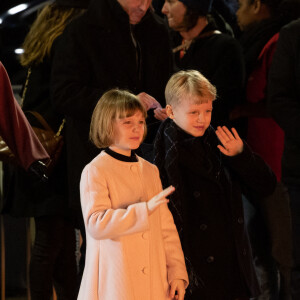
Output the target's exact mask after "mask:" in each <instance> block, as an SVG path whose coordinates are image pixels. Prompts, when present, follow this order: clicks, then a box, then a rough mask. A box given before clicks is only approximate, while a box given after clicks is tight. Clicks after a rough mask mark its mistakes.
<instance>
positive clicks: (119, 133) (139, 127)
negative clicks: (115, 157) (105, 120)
mask: <svg viewBox="0 0 300 300" xmlns="http://www.w3.org/2000/svg"><path fill="white" fill-rule="evenodd" d="M144 124H145V118H144V116H143V114H142V112H141V111H139V110H138V111H136V112H135V113H134V114H133V115H132V116H130V117H126V118H123V119H116V120H115V121H114V129H113V130H114V135H113V144H112V145H111V146H110V148H111V149H112V150H114V151H115V152H117V153H120V154H123V155H127V156H130V154H131V150H133V149H137V148H138V147H139V146H140V144H141V142H142V140H143V136H144V130H145V127H144Z"/></svg>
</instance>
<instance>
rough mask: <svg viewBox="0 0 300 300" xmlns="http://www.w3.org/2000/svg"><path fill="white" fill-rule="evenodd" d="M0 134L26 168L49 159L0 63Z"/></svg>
mask: <svg viewBox="0 0 300 300" xmlns="http://www.w3.org/2000/svg"><path fill="white" fill-rule="evenodd" d="M0 107H1V117H0V135H1V136H2V138H3V140H4V141H5V142H6V144H7V145H8V147H9V148H10V150H11V151H12V152H13V153H14V155H15V156H16V157H17V159H18V160H19V162H20V164H21V166H22V167H23V168H24V169H26V170H27V169H28V168H29V167H30V165H31V164H32V163H33V162H34V161H37V160H44V159H45V160H46V159H49V155H48V153H47V151H46V150H45V149H44V147H43V145H42V144H41V142H40V141H39V139H38V137H37V136H36V134H35V133H34V131H33V130H32V128H31V126H30V124H29V122H28V120H27V118H26V116H25V115H24V113H23V111H22V109H21V107H20V105H19V104H18V102H17V100H16V99H15V97H14V95H13V91H12V87H11V83H10V80H9V77H8V74H7V72H6V70H5V68H4V66H3V65H2V64H1V63H0Z"/></svg>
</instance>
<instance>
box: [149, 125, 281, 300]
mask: <svg viewBox="0 0 300 300" xmlns="http://www.w3.org/2000/svg"><path fill="white" fill-rule="evenodd" d="M170 140H172V142H170ZM217 144H218V140H217V137H216V135H215V132H214V130H213V129H212V127H210V128H209V129H208V130H207V132H206V133H205V135H204V137H202V138H193V137H191V136H189V135H187V134H186V133H184V132H183V131H181V130H180V129H179V128H178V127H177V126H176V125H175V124H174V123H172V121H170V120H167V121H165V122H164V123H163V124H162V125H161V128H160V130H159V133H158V136H157V139H156V141H155V163H156V164H157V166H158V167H159V169H160V172H161V177H162V181H163V185H164V187H166V186H168V185H169V184H172V185H174V186H175V188H176V191H177V194H176V192H175V194H173V195H172V196H171V198H170V199H171V205H170V209H171V210H172V212H173V215H174V218H175V221H176V225H177V226H178V231H179V232H180V231H181V228H183V231H181V240H182V243H183V249H184V253H185V255H186V257H187V258H188V259H189V260H190V261H191V265H192V267H193V269H194V271H195V272H196V274H197V276H198V279H197V280H198V281H199V282H200V286H201V287H200V288H199V289H198V290H197V289H196V291H194V293H195V292H196V294H197V296H199V297H201V298H199V299H214V300H218V299H222V300H224V299H233V298H234V297H237V296H248V297H250V296H251V297H253V296H256V295H258V294H259V286H258V283H257V279H256V274H255V271H254V268H253V265H252V254H251V248H250V245H249V241H248V235H247V232H246V229H245V224H244V214H243V205H242V192H243V187H247V190H249V189H250V190H252V191H255V192H256V193H258V194H260V195H263V196H265V195H268V194H270V193H271V192H272V191H273V190H274V188H275V184H276V178H275V175H274V174H273V172H272V171H271V169H270V168H269V167H268V166H267V165H266V164H265V163H264V162H263V161H262V159H261V158H260V157H258V156H257V155H255V154H254V153H252V152H251V150H250V149H249V147H248V146H247V145H245V146H244V151H243V153H242V154H239V155H237V156H235V157H231V158H229V157H226V158H225V157H224V156H221V154H220V152H219V150H218V148H217ZM167 149H168V150H170V149H171V151H168V152H167V151H166V150H167ZM174 149H176V150H174ZM176 152H177V154H176ZM177 155H178V156H177ZM176 156H177V157H176ZM176 165H177V166H178V169H177V170H176ZM244 191H246V190H244ZM181 199H182V200H183V201H180V200H181ZM172 201H174V202H175V206H177V209H178V208H179V210H180V212H181V217H182V219H181V220H180V218H178V216H177V211H176V209H174V206H173V205H172ZM178 201H180V202H181V203H180V204H178ZM237 262H238V263H237ZM187 264H188V265H189V263H187ZM238 265H239V266H238ZM190 275H191V274H190ZM241 278H243V279H241ZM191 285H193V282H192V283H191ZM232 285H234V286H235V290H237V286H241V287H242V288H241V287H240V288H238V291H237V292H238V293H239V291H241V292H240V293H239V294H238V295H236V294H230V293H231V292H232V290H234V288H232ZM243 285H244V287H243ZM226 297H228V298H226ZM191 299H194V298H191ZM195 299H196V298H195Z"/></svg>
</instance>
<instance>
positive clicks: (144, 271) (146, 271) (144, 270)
mask: <svg viewBox="0 0 300 300" xmlns="http://www.w3.org/2000/svg"><path fill="white" fill-rule="evenodd" d="M142 272H143V273H144V274H145V275H148V273H149V272H148V268H147V267H144V268H143V270H142Z"/></svg>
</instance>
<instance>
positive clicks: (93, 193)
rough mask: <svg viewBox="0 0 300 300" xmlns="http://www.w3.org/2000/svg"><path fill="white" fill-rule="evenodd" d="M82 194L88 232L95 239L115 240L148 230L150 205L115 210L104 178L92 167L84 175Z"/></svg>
mask: <svg viewBox="0 0 300 300" xmlns="http://www.w3.org/2000/svg"><path fill="white" fill-rule="evenodd" d="M80 195H81V207H82V213H83V219H84V222H85V225H86V231H87V233H88V234H90V235H91V236H92V237H93V238H94V239H98V240H103V239H115V238H119V237H121V236H124V235H129V234H133V233H137V232H142V231H146V230H149V217H148V214H149V212H148V208H147V202H139V203H134V204H132V205H129V206H128V207H126V208H118V209H113V208H112V205H111V199H110V196H109V190H108V183H107V181H106V179H105V176H104V174H103V172H101V170H99V169H98V168H96V167H95V166H93V165H88V166H86V167H85V169H84V170H83V172H82V176H81V181H80Z"/></svg>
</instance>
